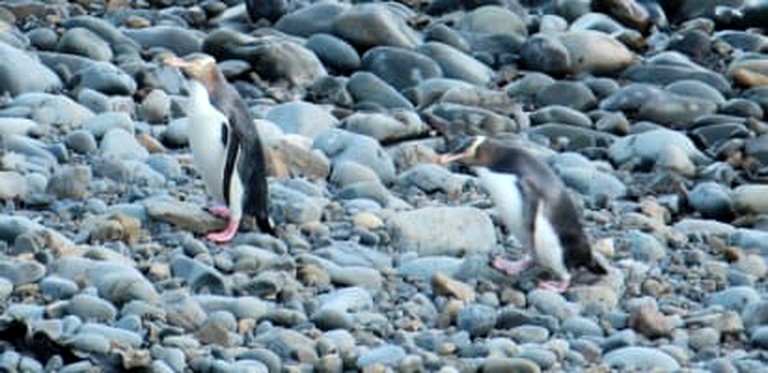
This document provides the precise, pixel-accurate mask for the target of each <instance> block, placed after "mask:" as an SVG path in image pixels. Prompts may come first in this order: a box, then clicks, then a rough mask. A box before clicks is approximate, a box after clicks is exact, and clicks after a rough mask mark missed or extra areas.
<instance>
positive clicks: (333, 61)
mask: <svg viewBox="0 0 768 373" xmlns="http://www.w3.org/2000/svg"><path fill="white" fill-rule="evenodd" d="M304 46H305V47H307V49H309V50H311V51H312V52H314V53H315V54H316V55H317V57H318V58H319V59H320V61H322V62H323V63H324V64H325V66H326V67H328V68H329V69H330V70H332V71H336V72H339V73H349V72H352V71H355V70H357V69H358V68H359V67H360V55H359V54H358V53H357V51H356V50H355V48H353V47H352V46H351V45H349V43H347V42H346V41H344V40H342V39H339V38H337V37H336V36H333V35H330V34H314V35H312V36H311V37H310V38H309V39H307V42H306V44H305V45H304Z"/></svg>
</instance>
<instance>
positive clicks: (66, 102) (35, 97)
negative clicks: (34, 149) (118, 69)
mask: <svg viewBox="0 0 768 373" xmlns="http://www.w3.org/2000/svg"><path fill="white" fill-rule="evenodd" d="M0 48H2V44H1V43H0ZM17 75H20V74H17ZM21 75H23V74H21ZM11 105H12V107H16V108H24V110H27V111H28V112H29V115H27V117H29V118H30V119H32V120H34V121H35V122H37V123H39V124H48V125H52V126H55V127H57V128H61V129H62V130H68V129H71V128H77V127H80V126H81V125H82V124H83V123H85V122H86V121H87V120H88V119H90V118H91V117H93V112H91V110H90V109H88V108H86V107H85V106H82V105H80V104H78V103H77V102H75V101H72V99H70V98H69V97H67V96H64V95H53V94H48V93H37V92H30V93H24V94H21V95H19V96H17V97H16V98H14V99H13V101H12V102H11Z"/></svg>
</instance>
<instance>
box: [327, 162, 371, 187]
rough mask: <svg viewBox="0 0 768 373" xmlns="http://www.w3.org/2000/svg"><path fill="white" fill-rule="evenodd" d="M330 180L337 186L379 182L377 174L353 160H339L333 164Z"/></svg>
mask: <svg viewBox="0 0 768 373" xmlns="http://www.w3.org/2000/svg"><path fill="white" fill-rule="evenodd" d="M330 181H331V182H332V183H333V184H335V185H336V186H339V187H345V186H347V185H351V184H354V183H359V182H375V183H381V180H379V175H377V174H376V173H375V172H374V171H373V170H371V169H370V168H368V167H366V166H364V165H362V164H360V163H358V162H355V161H339V162H335V163H334V165H333V170H332V171H331V178H330Z"/></svg>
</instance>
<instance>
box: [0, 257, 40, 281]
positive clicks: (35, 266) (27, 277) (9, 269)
mask: <svg viewBox="0 0 768 373" xmlns="http://www.w3.org/2000/svg"><path fill="white" fill-rule="evenodd" d="M45 274H46V268H45V266H43V265H42V264H40V263H37V262H17V261H3V262H0V277H3V278H6V279H8V280H9V281H11V282H12V283H13V284H14V285H15V286H18V285H24V284H30V283H35V282H38V281H40V279H42V278H43V276H45Z"/></svg>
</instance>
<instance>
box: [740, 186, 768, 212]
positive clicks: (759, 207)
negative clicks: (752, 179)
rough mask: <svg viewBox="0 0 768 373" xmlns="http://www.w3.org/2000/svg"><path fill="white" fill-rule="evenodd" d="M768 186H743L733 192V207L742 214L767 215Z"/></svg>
mask: <svg viewBox="0 0 768 373" xmlns="http://www.w3.org/2000/svg"><path fill="white" fill-rule="evenodd" d="M766 193H768V186H766V185H758V184H752V185H741V186H738V187H736V189H734V190H733V192H732V194H731V196H732V198H733V207H734V208H735V209H736V210H737V211H739V212H741V213H757V214H765V213H766V212H768V203H767V202H766Z"/></svg>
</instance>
